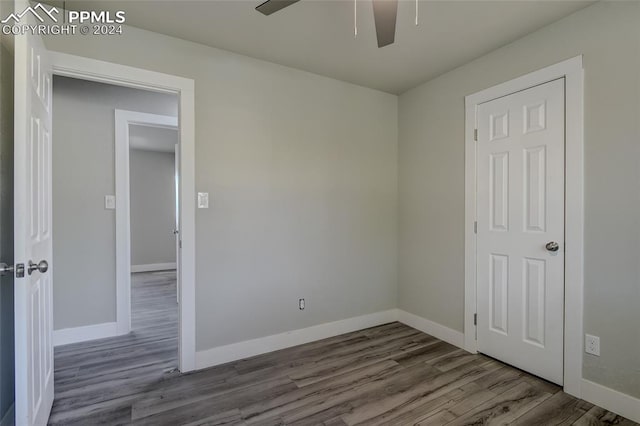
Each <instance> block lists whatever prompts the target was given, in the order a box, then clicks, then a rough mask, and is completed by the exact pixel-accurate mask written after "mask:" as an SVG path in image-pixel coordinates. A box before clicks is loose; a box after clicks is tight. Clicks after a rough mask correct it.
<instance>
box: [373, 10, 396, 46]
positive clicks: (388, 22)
mask: <svg viewBox="0 0 640 426" xmlns="http://www.w3.org/2000/svg"><path fill="white" fill-rule="evenodd" d="M397 16H398V0H373V18H374V20H375V23H376V35H377V36H378V47H384V46H387V45H389V44H392V43H393V41H394V40H395V38H396V17H397Z"/></svg>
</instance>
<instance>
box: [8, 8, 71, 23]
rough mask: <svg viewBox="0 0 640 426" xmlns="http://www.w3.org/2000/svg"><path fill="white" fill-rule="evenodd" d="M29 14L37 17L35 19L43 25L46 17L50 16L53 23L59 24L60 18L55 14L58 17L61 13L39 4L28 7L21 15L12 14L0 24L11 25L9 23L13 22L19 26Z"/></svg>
mask: <svg viewBox="0 0 640 426" xmlns="http://www.w3.org/2000/svg"><path fill="white" fill-rule="evenodd" d="M28 13H30V14H32V15H33V16H35V18H36V19H37V20H38V21H40V22H41V23H42V22H44V17H46V16H48V17H49V18H50V19H51V20H52V21H53V22H58V18H56V17H55V16H54V14H56V15H57V14H58V13H60V12H59V11H58V9H56V8H55V7H52V8H51V9H47V8H46V7H45V6H43V5H42V4H40V3H38V4H36V5H35V6H33V7H31V6H29V7H27V8H26V9H25V10H23V11H22V12H21V13H12V14H10V15H9V16H7V17H6V18H5V19H3V20H2V21H0V22H1V23H3V24H7V23H9V21H11V20H13V23H14V24H17V23H19V22H20V20H21V19H22V18H23V17H24V16H25V15H26V14H28ZM43 16H44V17H43Z"/></svg>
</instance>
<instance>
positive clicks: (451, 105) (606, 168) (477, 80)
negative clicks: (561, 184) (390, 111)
mask: <svg viewBox="0 0 640 426" xmlns="http://www.w3.org/2000/svg"><path fill="white" fill-rule="evenodd" d="M579 54H584V67H585V157H586V158H585V162H586V163H585V176H586V178H585V209H586V218H585V220H586V224H585V227H586V229H585V322H584V326H585V328H584V330H585V332H586V333H590V334H594V335H596V336H600V339H601V353H602V355H601V356H600V357H594V356H590V355H585V358H584V361H585V362H584V377H585V378H587V379H589V380H592V381H595V382H597V383H600V384H603V385H605V386H608V387H611V388H614V389H617V390H620V391H622V392H625V393H628V394H631V395H633V396H636V397H640V309H639V308H638V307H639V306H640V284H639V283H640V189H639V188H640V186H639V183H640V131H639V124H638V123H640V3H639V2H599V3H597V4H595V5H594V6H591V7H589V8H587V9H584V10H582V11H580V12H577V13H575V14H573V15H571V16H569V17H567V18H565V19H563V20H561V21H558V22H556V23H554V24H552V25H550V26H548V27H546V28H543V29H541V30H539V31H537V32H535V33H533V34H531V35H528V36H526V37H524V38H523V39H521V40H519V41H517V42H515V43H513V44H510V45H508V46H505V47H503V48H501V49H498V50H496V51H494V52H493V53H490V54H488V55H486V56H483V57H482V58H480V59H478V60H476V61H474V62H471V63H469V64H467V65H464V66H462V67H460V68H457V69H455V70H453V71H451V72H448V73H446V74H444V75H442V76H440V77H438V78H436V79H434V80H432V81H430V82H428V83H426V84H423V85H421V86H419V87H417V88H415V89H412V90H410V91H408V92H406V93H404V94H403V95H402V96H401V97H400V101H399V117H400V118H399V170H400V175H399V188H400V212H399V215H400V238H399V259H400V267H399V271H400V274H399V277H400V278H399V306H400V308H402V309H404V310H407V311H410V312H412V313H414V314H417V315H420V316H422V317H425V318H428V319H430V320H432V321H435V322H437V323H440V324H443V325H445V326H447V327H451V328H453V329H456V330H459V331H462V330H463V317H464V307H463V303H464V96H465V95H468V94H471V93H475V92H477V91H479V90H481V89H484V88H487V87H490V86H493V85H495V84H498V83H501V82H503V81H506V80H509V79H511V78H514V77H517V76H519V75H522V74H525V73H527V72H530V71H534V70H536V69H539V68H542V67H544V66H547V65H551V64H554V63H557V62H559V61H561V60H563V59H567V58H570V57H573V56H576V55H579Z"/></svg>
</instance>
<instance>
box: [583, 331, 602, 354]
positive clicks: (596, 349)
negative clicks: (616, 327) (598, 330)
mask: <svg viewBox="0 0 640 426" xmlns="http://www.w3.org/2000/svg"><path fill="white" fill-rule="evenodd" d="M584 351H585V352H586V353H588V354H591V355H595V356H600V338H599V337H598V336H592V335H590V334H585V335H584Z"/></svg>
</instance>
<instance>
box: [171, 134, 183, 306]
mask: <svg viewBox="0 0 640 426" xmlns="http://www.w3.org/2000/svg"><path fill="white" fill-rule="evenodd" d="M175 182H176V184H175V194H176V227H175V228H174V231H173V234H174V235H175V236H176V297H177V300H178V303H180V251H181V250H180V248H181V246H182V244H181V243H180V240H181V239H182V237H181V236H180V145H178V144H176V147H175Z"/></svg>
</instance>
